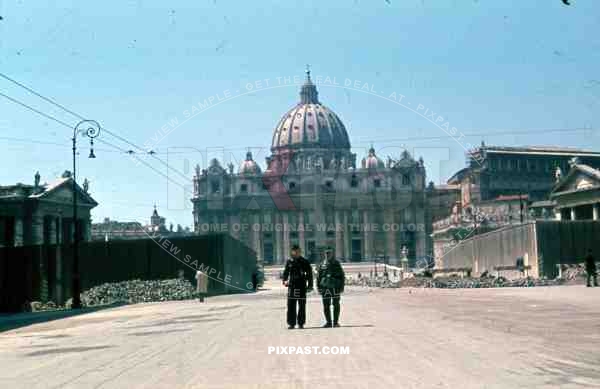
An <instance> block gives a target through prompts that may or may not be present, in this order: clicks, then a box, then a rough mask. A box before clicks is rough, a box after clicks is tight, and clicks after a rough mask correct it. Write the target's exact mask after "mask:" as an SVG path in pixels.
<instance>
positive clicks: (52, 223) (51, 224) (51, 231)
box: [47, 216, 58, 244]
mask: <svg viewBox="0 0 600 389" xmlns="http://www.w3.org/2000/svg"><path fill="white" fill-rule="evenodd" d="M47 220H48V235H49V236H48V243H49V244H56V242H57V238H58V236H57V233H56V218H55V217H53V216H52V217H50V218H48V219H47Z"/></svg>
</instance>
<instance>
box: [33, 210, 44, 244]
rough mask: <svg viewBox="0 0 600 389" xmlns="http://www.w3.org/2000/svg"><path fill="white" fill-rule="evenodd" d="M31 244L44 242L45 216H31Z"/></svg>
mask: <svg viewBox="0 0 600 389" xmlns="http://www.w3.org/2000/svg"><path fill="white" fill-rule="evenodd" d="M31 244H32V245H42V244H44V218H43V217H42V216H40V215H39V214H34V215H33V216H32V217H31Z"/></svg>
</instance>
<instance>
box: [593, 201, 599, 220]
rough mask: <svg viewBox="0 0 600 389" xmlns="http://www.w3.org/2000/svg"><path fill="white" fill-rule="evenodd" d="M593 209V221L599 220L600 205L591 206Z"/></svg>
mask: <svg viewBox="0 0 600 389" xmlns="http://www.w3.org/2000/svg"><path fill="white" fill-rule="evenodd" d="M592 207H593V216H592V219H593V220H600V204H599V203H596V204H593V205H592Z"/></svg>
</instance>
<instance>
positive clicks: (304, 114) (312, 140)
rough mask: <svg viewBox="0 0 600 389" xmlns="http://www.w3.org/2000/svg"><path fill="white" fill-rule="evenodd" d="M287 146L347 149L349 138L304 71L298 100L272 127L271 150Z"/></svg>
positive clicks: (308, 72) (274, 150)
mask: <svg viewBox="0 0 600 389" xmlns="http://www.w3.org/2000/svg"><path fill="white" fill-rule="evenodd" d="M288 148H294V149H298V148H308V149H310V148H326V149H338V150H339V149H344V150H350V138H349V137H348V133H347V132H346V127H345V126H344V123H342V121H341V120H340V118H339V117H338V116H337V115H336V114H335V112H333V111H332V110H330V109H329V108H327V107H326V106H324V105H322V104H321V103H320V102H319V99H318V92H317V87H316V86H315V85H314V84H313V82H312V80H311V79H310V71H309V70H307V71H306V82H305V83H304V85H302V88H301V89H300V102H299V103H298V104H297V105H296V106H295V107H294V108H292V109H290V110H289V111H288V112H286V113H285V115H283V117H282V118H281V120H280V121H279V123H278V124H277V126H276V127H275V130H274V131H273V140H272V143H271V151H272V152H276V151H277V150H279V149H288Z"/></svg>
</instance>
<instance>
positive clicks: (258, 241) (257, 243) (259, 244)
mask: <svg viewBox="0 0 600 389" xmlns="http://www.w3.org/2000/svg"><path fill="white" fill-rule="evenodd" d="M252 224H253V226H252V229H253V230H255V231H254V251H256V262H257V263H259V264H262V263H263V260H264V257H263V239H262V238H263V233H262V226H261V224H260V215H259V214H254V216H253V220H252Z"/></svg>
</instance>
